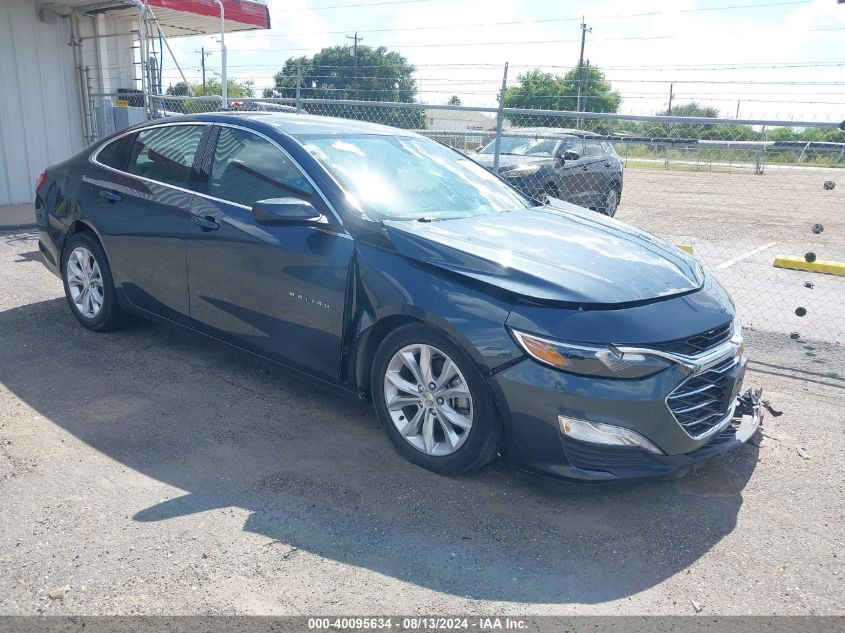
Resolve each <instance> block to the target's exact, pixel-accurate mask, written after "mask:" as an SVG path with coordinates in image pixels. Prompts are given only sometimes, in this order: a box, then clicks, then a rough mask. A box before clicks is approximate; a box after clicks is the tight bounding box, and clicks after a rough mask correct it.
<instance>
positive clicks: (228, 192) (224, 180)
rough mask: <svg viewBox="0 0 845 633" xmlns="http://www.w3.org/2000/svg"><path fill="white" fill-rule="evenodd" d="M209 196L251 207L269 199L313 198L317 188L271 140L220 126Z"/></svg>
mask: <svg viewBox="0 0 845 633" xmlns="http://www.w3.org/2000/svg"><path fill="white" fill-rule="evenodd" d="M208 193H209V194H210V195H212V196H214V197H215V198H221V199H223V200H228V201H229V202H236V203H238V204H243V205H245V206H248V207H251V206H252V205H253V204H254V203H255V202H257V201H258V200H267V199H269V198H284V197H288V196H294V197H297V198H310V197H311V194H312V193H314V189H313V188H312V187H311V185H310V183H309V182H308V180H307V179H306V178H305V175H304V174H303V173H302V172H301V171H300V170H299V168H298V167H297V166H296V165H295V164H294V163H293V161H291V159H289V158H288V157H287V156H286V155H285V154H283V153H282V152H281V151H279V148H277V147H276V146H275V145H273V143H271V142H270V141H268V140H267V139H265V138H262V137H260V136H258V135H257V134H253V133H251V132H247V131H246V130H241V129H238V128H230V127H220V137H219V139H218V140H217V149H216V150H215V153H214V164H213V165H212V167H211V179H210V181H209V189H208Z"/></svg>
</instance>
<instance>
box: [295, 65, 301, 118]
mask: <svg viewBox="0 0 845 633" xmlns="http://www.w3.org/2000/svg"><path fill="white" fill-rule="evenodd" d="M296 111H297V112H302V62H296Z"/></svg>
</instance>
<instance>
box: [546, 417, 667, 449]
mask: <svg viewBox="0 0 845 633" xmlns="http://www.w3.org/2000/svg"><path fill="white" fill-rule="evenodd" d="M557 421H558V423H559V424H560V429H561V431H563V433H564V435H566V436H567V437H571V438H572V439H573V440H580V441H581V442H590V443H591V444H606V445H609V446H639V447H640V448H642V449H645V450H647V451H648V452H649V453H655V454H656V455H663V451H661V450H660V449H659V448H657V447H656V446H655V445H654V444H652V443H651V442H649V441H648V440H647V439H646V438H644V437H643V436H642V435H640V434H639V433H637V432H636V431H632V430H631V429H626V428H624V427H621V426H615V425H613V424H603V423H601V422H590V421H588V420H578V419H577V418H566V417H564V416H562V415H559V416H557Z"/></svg>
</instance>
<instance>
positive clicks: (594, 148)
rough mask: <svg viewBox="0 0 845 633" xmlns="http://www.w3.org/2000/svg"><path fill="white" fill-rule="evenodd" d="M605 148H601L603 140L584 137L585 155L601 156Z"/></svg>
mask: <svg viewBox="0 0 845 633" xmlns="http://www.w3.org/2000/svg"><path fill="white" fill-rule="evenodd" d="M602 154H604V150H602V148H601V141H600V140H599V139H596V138H586V139H584V156H601V155H602Z"/></svg>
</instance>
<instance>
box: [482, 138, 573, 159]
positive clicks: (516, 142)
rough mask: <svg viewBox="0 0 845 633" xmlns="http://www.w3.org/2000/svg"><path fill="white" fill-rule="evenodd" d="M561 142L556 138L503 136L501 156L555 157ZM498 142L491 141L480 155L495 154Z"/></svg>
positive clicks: (500, 149)
mask: <svg viewBox="0 0 845 633" xmlns="http://www.w3.org/2000/svg"><path fill="white" fill-rule="evenodd" d="M559 142H560V141H559V140H558V139H555V138H527V137H525V136H503V137H502V141H501V144H500V146H499V153H500V154H515V155H517V156H554V155H555V147H557V144H558V143H559ZM495 151H496V141H491V142H490V143H488V144H487V145H486V146H484V147H483V148H481V149H480V150H479V151H478V153H479V154H493V153H495Z"/></svg>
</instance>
